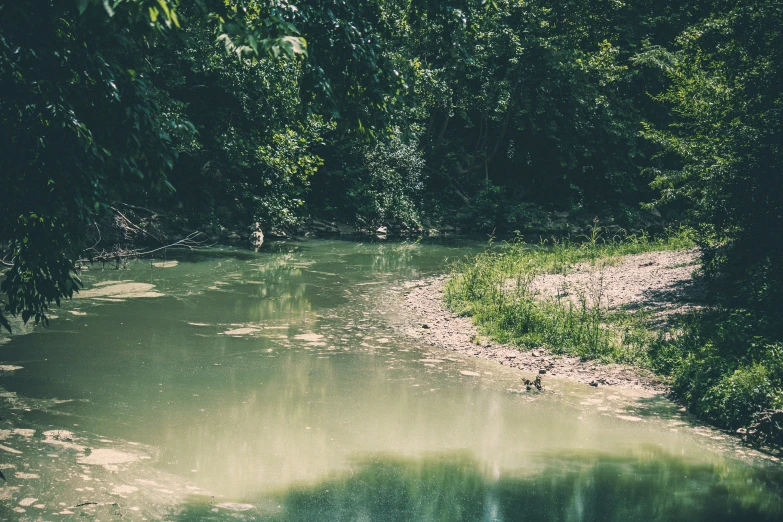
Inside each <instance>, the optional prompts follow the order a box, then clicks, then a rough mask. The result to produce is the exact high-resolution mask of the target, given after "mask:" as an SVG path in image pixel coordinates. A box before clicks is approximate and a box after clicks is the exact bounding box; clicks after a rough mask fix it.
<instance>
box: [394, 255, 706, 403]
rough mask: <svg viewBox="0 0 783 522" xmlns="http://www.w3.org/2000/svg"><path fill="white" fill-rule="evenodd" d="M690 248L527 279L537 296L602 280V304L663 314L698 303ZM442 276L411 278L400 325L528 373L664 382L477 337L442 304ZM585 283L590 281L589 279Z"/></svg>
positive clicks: (622, 382) (596, 381)
mask: <svg viewBox="0 0 783 522" xmlns="http://www.w3.org/2000/svg"><path fill="white" fill-rule="evenodd" d="M695 262H696V254H695V252H692V251H689V252H654V253H648V254H640V255H634V256H627V257H626V258H624V259H623V261H622V262H621V263H619V264H616V265H612V266H604V267H601V268H600V269H595V268H592V269H591V268H588V267H587V266H579V267H576V268H575V270H574V271H573V272H572V273H571V274H569V275H567V276H563V275H544V276H540V277H539V278H537V279H536V281H535V282H534V285H535V288H536V290H537V291H538V292H539V293H540V294H542V295H543V296H556V295H558V294H560V295H563V294H565V296H567V295H568V294H571V295H577V294H579V293H580V292H581V293H589V292H590V291H591V289H592V290H595V286H594V285H596V284H600V285H601V292H602V295H603V298H604V299H605V300H604V301H603V303H602V305H608V306H619V305H624V306H629V305H630V306H634V305H637V306H640V307H647V308H649V309H651V310H652V311H653V312H654V313H656V314H658V313H660V314H662V315H669V314H671V313H674V312H680V311H685V310H687V309H689V308H692V307H694V306H697V305H696V304H694V300H693V298H692V297H693V295H694V294H695V293H697V292H694V289H693V284H692V279H691V272H692V271H693V269H694V268H695V267H694V266H693V265H694V263H695ZM445 282H446V277H445V276H441V277H438V278H433V279H425V280H422V281H418V282H415V283H410V284H409V285H408V288H407V294H406V295H405V301H404V303H405V306H404V310H403V311H402V312H401V313H402V315H403V317H402V319H403V321H402V322H403V325H404V326H403V327H402V329H403V331H404V332H405V333H406V334H408V335H410V336H412V337H414V338H416V339H420V340H422V341H424V342H425V343H427V344H429V345H431V346H438V347H440V348H445V349H448V350H452V351H455V352H460V353H463V354H467V355H471V356H474V357H478V358H481V359H488V360H493V361H496V362H497V363H499V364H502V365H504V366H509V367H512V368H517V369H519V370H520V371H522V372H527V373H531V374H540V373H541V374H544V375H545V376H553V377H558V378H565V379H570V380H574V381H577V382H581V383H585V384H586V385H593V386H595V385H597V386H621V387H627V388H641V389H646V390H650V391H655V392H661V393H665V392H666V391H668V387H667V386H666V385H665V384H664V383H662V382H661V381H660V379H658V378H657V377H656V376H655V375H653V374H652V373H651V372H649V371H646V370H642V369H638V368H632V367H628V366H621V365H617V364H601V363H599V362H597V361H582V360H581V359H580V358H578V357H569V356H564V355H554V354H552V353H551V352H549V351H548V350H545V349H542V348H539V349H535V350H530V351H520V350H519V349H518V348H515V347H513V346H509V345H505V344H500V343H496V342H493V341H489V340H482V341H481V344H480V345H479V344H477V343H476V342H475V339H476V338H477V334H478V330H477V328H476V327H475V326H474V325H473V322H472V320H471V319H470V318H467V317H458V316H456V315H454V314H452V313H451V312H449V311H448V310H447V309H446V308H445V306H444V304H443V300H442V294H443V285H444V284H445ZM591 285H592V286H591Z"/></svg>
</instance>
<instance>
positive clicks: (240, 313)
mask: <svg viewBox="0 0 783 522" xmlns="http://www.w3.org/2000/svg"><path fill="white" fill-rule="evenodd" d="M477 248H480V246H478V245H473V246H471V245H467V246H465V245H462V246H456V245H419V244H384V245H379V244H358V243H353V242H344V241H306V242H296V243H286V244H276V245H273V246H271V247H268V248H267V249H266V250H264V251H262V252H260V253H251V252H247V251H241V250H236V249H214V250H210V251H201V252H196V253H192V254H188V255H183V254H180V255H179V256H178V257H172V256H171V254H170V256H169V258H168V259H165V260H164V259H158V260H154V261H153V262H150V261H149V260H147V261H144V262H135V263H131V264H130V265H129V266H128V269H127V270H119V271H118V270H110V269H108V268H107V269H106V270H101V269H100V268H99V267H94V268H93V269H92V270H90V271H88V272H86V273H85V274H84V277H83V279H84V281H85V283H86V288H87V291H84V292H82V295H81V296H80V297H79V298H78V299H76V300H74V301H72V302H69V303H66V304H65V306H64V307H63V308H62V309H61V310H58V311H57V312H56V313H57V315H58V316H59V317H58V318H57V319H55V320H53V321H52V324H51V327H50V328H48V329H42V328H35V329H33V332H32V333H30V334H28V335H22V336H17V337H14V338H12V339H11V340H10V341H9V342H7V343H5V344H2V345H0V364H2V365H6V366H16V367H20V368H19V369H16V370H13V371H0V385H1V386H2V387H3V389H2V390H0V392H2V393H0V401H2V403H0V417H1V419H0V470H2V472H3V474H4V476H5V478H6V479H7V480H6V481H5V482H2V480H0V484H2V485H0V519H4V520H5V519H9V520H37V519H39V518H40V519H45V520H55V519H58V520H59V519H69V518H73V519H79V520H81V519H83V517H84V516H85V515H86V516H88V518H89V519H91V520H113V519H118V518H119V517H122V518H124V519H131V520H144V519H147V520H149V519H173V520H212V519H214V520H233V519H235V518H238V519H245V520H273V521H283V520H286V521H288V520H308V521H312V520H368V521H375V520H382V521H386V520H399V521H410V520H422V521H423V520H443V521H454V520H466V521H474V520H487V521H491V520H498V521H510V520H688V521H696V520H711V521H712V520H780V519H781V517H783V473H782V472H781V466H780V465H779V464H777V463H774V462H770V461H767V460H764V459H762V458H760V456H759V455H758V454H755V453H754V452H752V451H749V450H748V449H747V448H742V447H738V446H736V445H735V444H734V442H733V441H731V440H729V439H727V438H726V437H724V436H723V435H721V434H720V433H718V432H715V431H712V430H709V429H706V428H703V427H700V426H698V425H696V424H693V423H692V422H690V420H689V419H687V418H686V417H684V416H683V415H682V414H681V413H680V412H679V411H678V408H677V407H676V406H673V405H672V404H670V403H668V402H666V401H665V400H663V399H660V398H657V397H652V396H649V395H647V394H644V393H639V392H628V391H625V392H622V391H617V390H611V389H593V388H590V387H587V386H583V385H577V384H573V383H569V382H565V381H558V380H556V379H551V378H549V379H545V381H544V384H545V385H546V389H545V391H544V392H541V393H537V392H532V393H525V392H521V393H520V392H519V391H516V390H519V388H520V383H519V381H520V377H521V376H520V375H519V373H518V372H516V371H513V370H510V369H508V368H505V367H501V366H498V365H494V364H491V363H486V362H482V361H478V360H474V359H470V358H466V357H463V356H460V355H457V354H454V353H449V352H444V351H439V350H437V349H434V348H432V347H429V346H425V345H421V344H419V343H417V342H413V341H411V340H408V339H406V338H404V337H403V336H402V335H401V334H400V333H398V331H397V329H396V328H395V325H396V324H397V323H398V321H399V319H398V318H397V317H396V315H395V309H396V306H397V303H398V302H399V300H400V299H401V296H402V294H403V292H404V291H405V283H406V282H409V281H412V280H416V279H418V278H421V277H425V276H428V275H431V274H434V273H438V272H439V271H442V270H443V268H444V263H443V261H444V258H449V257H450V258H454V257H460V256H462V255H464V254H466V253H468V252H469V251H470V250H471V249H474V250H475V249H477ZM461 372H469V374H468V375H466V374H463V373H461Z"/></svg>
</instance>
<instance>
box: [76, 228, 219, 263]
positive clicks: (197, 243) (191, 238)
mask: <svg viewBox="0 0 783 522" xmlns="http://www.w3.org/2000/svg"><path fill="white" fill-rule="evenodd" d="M203 235H204V234H203V233H201V232H191V233H190V234H188V235H187V236H185V237H184V238H182V239H180V240H179V241H174V242H173V243H169V244H167V245H163V246H159V247H157V248H153V249H150V250H144V249H127V248H121V247H119V246H115V247H114V248H113V249H111V250H98V249H97V248H96V247H95V246H92V247H90V248H89V249H87V257H85V258H82V259H79V262H80V263H95V262H98V263H105V262H107V261H114V262H115V263H116V264H117V268H119V267H120V266H121V265H124V264H125V261H127V260H128V259H130V258H136V257H143V256H147V255H150V254H154V253H155V252H160V251H161V250H165V249H168V248H187V249H190V250H194V249H196V248H202V247H207V246H212V245H211V244H206V243H207V239H201V238H202V236H203Z"/></svg>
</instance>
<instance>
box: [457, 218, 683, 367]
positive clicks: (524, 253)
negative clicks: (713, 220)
mask: <svg viewBox="0 0 783 522" xmlns="http://www.w3.org/2000/svg"><path fill="white" fill-rule="evenodd" d="M692 246H693V242H692V239H691V238H690V235H689V234H688V233H687V231H678V232H677V233H671V234H669V235H667V236H665V237H662V238H650V237H648V236H646V235H640V236H631V237H628V238H624V239H623V240H608V241H604V240H603V239H602V237H601V229H600V228H599V227H596V228H594V229H593V234H592V235H591V237H590V238H589V239H588V240H587V241H584V242H581V243H572V242H570V241H567V240H565V241H557V240H554V241H552V242H546V241H543V242H541V243H540V244H538V245H528V244H526V243H524V242H523V241H520V240H517V241H511V242H508V243H506V244H505V245H504V246H503V248H502V249H501V250H500V251H494V250H491V251H488V252H485V253H482V254H480V255H478V256H476V257H475V258H473V259H468V260H466V261H464V262H461V263H458V264H456V265H455V266H454V274H453V277H451V279H450V280H449V281H448V283H447V284H446V288H445V292H444V297H445V300H446V303H447V305H448V306H449V308H450V309H451V310H452V311H454V312H456V313H458V314H462V315H470V316H473V317H474V319H475V321H476V323H477V324H479V325H480V326H481V328H482V330H483V332H484V334H485V335H489V336H491V337H492V338H494V339H496V340H498V341H500V342H504V343H511V344H515V345H518V346H525V347H538V346H546V347H548V348H549V349H551V350H553V351H554V352H556V353H566V354H570V355H579V356H580V357H583V358H585V359H601V360H602V361H605V362H619V363H631V364H637V365H640V366H646V367H649V366H650V364H651V363H650V360H649V354H648V344H649V343H650V341H651V340H652V336H651V335H650V334H649V333H648V332H647V331H646V328H645V324H646V322H647V319H648V318H647V316H646V315H645V313H644V311H636V312H634V313H631V312H628V311H624V310H621V309H620V310H617V309H609V308H608V307H607V306H606V303H605V296H604V286H603V285H604V282H603V280H602V279H601V272H600V269H601V267H602V266H606V265H608V264H611V263H613V262H615V261H617V260H618V259H619V257H620V256H623V255H629V254H640V253H644V252H653V251H659V250H673V249H682V248H689V247H692ZM580 264H582V266H583V267H587V268H589V269H591V270H595V271H596V281H595V283H596V284H594V285H589V286H590V287H589V288H585V289H581V290H579V289H577V290H576V291H574V290H573V289H567V288H558V289H557V293H556V295H555V296H551V297H547V296H545V295H539V292H538V291H537V287H536V285H535V279H536V277H538V276H542V275H545V274H560V275H567V274H568V273H570V272H571V271H573V269H574V268H576V267H577V266H579V265H580ZM574 292H575V293H574Z"/></svg>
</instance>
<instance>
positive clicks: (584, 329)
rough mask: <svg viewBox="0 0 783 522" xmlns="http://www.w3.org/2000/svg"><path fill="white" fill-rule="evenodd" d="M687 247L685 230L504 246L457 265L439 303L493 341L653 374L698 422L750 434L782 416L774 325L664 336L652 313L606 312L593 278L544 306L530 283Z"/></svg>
mask: <svg viewBox="0 0 783 522" xmlns="http://www.w3.org/2000/svg"><path fill="white" fill-rule="evenodd" d="M694 246H695V245H694V242H693V240H692V239H691V235H690V234H689V233H688V231H687V230H679V231H672V232H670V233H669V234H667V235H666V236H664V237H657V238H652V237H649V236H645V235H641V236H632V237H627V238H624V239H622V240H617V239H611V238H610V239H606V238H605V237H604V236H603V235H602V230H601V229H600V228H598V227H596V228H595V229H594V230H593V233H592V234H591V235H590V237H587V238H584V241H582V242H579V243H577V242H570V241H553V242H542V243H541V244H538V245H530V244H525V243H523V242H521V241H511V242H508V243H506V244H504V245H503V247H502V248H501V249H500V250H497V249H495V250H489V251H487V252H484V253H481V254H479V255H477V256H475V257H473V258H470V259H466V260H464V261H462V262H459V263H457V264H455V265H454V267H453V273H452V277H451V278H450V279H449V281H448V282H447V284H446V287H445V291H444V299H445V301H446V305H447V306H448V308H449V309H450V310H452V311H453V312H455V313H458V314H460V315H469V316H472V317H473V319H474V322H475V323H476V324H477V326H479V329H480V332H481V334H482V335H485V336H488V337H491V338H493V339H494V340H496V341H499V342H503V343H508V344H512V345H516V346H519V347H522V348H533V347H539V346H545V347H547V348H549V349H550V350H552V351H553V352H555V353H563V354H569V355H577V356H580V357H582V358H583V359H598V360H600V361H602V362H618V363H625V364H632V365H635V366H637V367H640V368H645V369H649V370H653V371H655V372H656V373H657V374H658V375H660V376H661V377H663V378H664V379H668V381H669V382H670V383H671V385H672V390H673V393H674V395H675V396H676V398H677V399H678V400H680V401H681V402H682V403H684V404H685V405H686V406H687V407H688V409H689V411H691V412H692V413H694V414H696V415H697V416H699V417H701V418H703V419H705V420H707V421H709V422H712V423H713V424H715V425H717V426H720V427H724V428H729V429H736V428H739V427H743V426H749V425H751V424H752V422H753V419H754V415H755V414H757V413H758V412H760V411H762V410H767V409H772V408H781V407H783V343H781V342H780V340H779V339H777V338H776V337H774V336H769V335H766V334H765V332H768V331H770V329H769V328H767V323H769V322H770V321H775V318H769V317H765V316H759V315H758V314H757V313H755V312H750V311H748V310H744V309H738V308H733V309H728V308H721V307H713V308H709V309H706V310H703V311H699V312H690V313H688V314H685V315H683V316H680V317H675V318H670V320H669V321H668V322H669V324H668V326H667V328H666V329H665V330H663V329H662V328H660V326H657V325H655V324H654V323H653V322H652V321H651V319H652V316H651V314H650V313H649V312H645V311H644V310H638V309H637V310H633V311H631V310H623V309H610V308H608V307H607V306H605V300H602V298H603V297H604V295H603V285H602V284H601V280H600V277H599V280H598V281H599V284H597V285H595V286H596V287H595V288H591V289H590V291H582V292H581V293H579V294H577V295H576V296H575V298H574V296H569V298H567V299H565V298H558V297H548V298H547V297H542V296H540V295H536V294H535V291H534V289H533V285H532V283H533V281H534V280H535V278H536V277H537V276H539V275H543V274H553V273H554V274H563V275H567V274H568V273H569V272H570V271H572V270H574V268H575V267H576V266H577V265H579V264H584V263H587V264H589V265H592V266H594V267H595V270H596V273H598V274H600V268H601V267H602V266H605V265H608V264H614V263H617V262H619V261H620V258H621V257H622V256H625V255H630V254H640V253H646V252H655V251H663V250H685V249H690V248H693V247H694ZM694 268H696V267H694ZM595 303H598V306H595ZM602 303H603V305H602ZM779 428H780V429H778V430H777V431H776V433H777V435H775V436H773V438H774V437H776V438H778V439H781V440H779V441H778V444H780V443H781V442H783V427H779ZM768 442H770V441H769V440H768Z"/></svg>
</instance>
